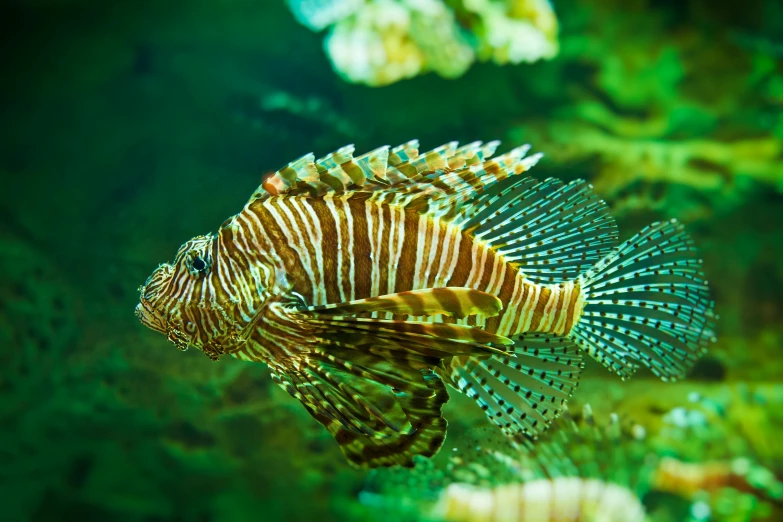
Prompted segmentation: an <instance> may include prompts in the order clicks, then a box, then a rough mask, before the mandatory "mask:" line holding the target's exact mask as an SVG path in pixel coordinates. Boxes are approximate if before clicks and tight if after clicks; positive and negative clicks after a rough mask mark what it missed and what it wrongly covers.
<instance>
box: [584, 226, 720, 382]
mask: <svg viewBox="0 0 783 522" xmlns="http://www.w3.org/2000/svg"><path fill="white" fill-rule="evenodd" d="M701 264H702V261H701V259H699V258H698V254H697V252H696V249H695V248H694V246H693V241H692V240H691V239H690V237H688V235H687V234H686V232H685V230H684V227H683V226H682V225H681V224H679V223H678V222H677V221H676V220H671V221H666V222H660V223H653V224H652V225H650V226H648V227H646V228H645V229H643V230H642V231H641V232H639V233H638V234H636V235H635V236H634V237H632V238H631V239H629V240H628V241H626V242H625V243H623V244H622V245H620V246H619V247H617V248H616V249H615V250H614V252H612V253H611V254H609V255H607V256H606V257H605V258H604V259H602V260H601V261H599V262H598V263H597V264H596V265H595V266H594V267H593V268H591V269H590V270H589V271H587V272H586V273H584V274H582V275H581V276H579V278H578V281H579V283H580V284H581V286H582V289H583V290H584V292H585V295H586V302H585V307H584V311H583V313H582V316H581V318H580V319H579V321H578V322H577V324H576V326H575V327H574V329H573V330H572V331H571V333H570V334H569V336H570V337H571V338H572V339H573V340H574V342H576V344H577V345H578V346H579V347H580V348H582V349H583V350H585V351H586V352H587V353H589V354H590V355H592V356H593V357H594V358H595V359H597V360H598V361H599V362H601V363H602V364H603V365H604V366H606V367H607V368H609V369H611V370H612V371H614V372H616V373H617V374H619V375H620V376H621V377H623V378H626V377H630V375H631V374H632V373H633V372H634V370H635V369H636V368H637V366H638V365H637V364H636V363H635V361H636V362H640V363H641V364H643V365H644V366H647V367H648V368H650V369H651V370H652V372H653V373H654V374H655V375H657V376H658V377H660V378H661V379H663V380H665V381H666V380H674V379H677V378H679V377H684V376H685V375H686V373H687V372H688V370H689V369H690V367H691V366H692V365H693V363H694V362H695V361H696V360H697V359H698V358H699V357H700V356H701V355H702V354H703V353H704V352H705V351H706V348H707V346H708V345H709V344H710V343H711V342H714V341H715V337H714V334H713V326H714V319H715V318H716V316H715V314H714V312H713V302H712V301H711V300H710V297H709V287H708V285H707V281H706V280H705V279H704V273H703V272H702V271H701Z"/></svg>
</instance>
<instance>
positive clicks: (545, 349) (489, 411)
mask: <svg viewBox="0 0 783 522" xmlns="http://www.w3.org/2000/svg"><path fill="white" fill-rule="evenodd" d="M513 354H514V356H513V357H509V356H507V355H496V356H492V357H490V358H487V359H475V358H473V359H469V360H467V361H466V360H465V358H459V357H457V358H454V359H453V360H452V361H451V362H450V363H449V366H450V370H451V371H450V375H449V377H450V379H451V382H452V384H454V386H456V387H457V389H459V390H460V391H461V392H462V393H464V394H466V395H467V396H468V397H470V398H471V399H473V400H475V401H476V404H478V406H479V407H480V408H481V409H482V410H483V411H484V413H486V415H487V417H488V418H489V419H490V420H491V421H492V422H493V423H494V424H495V425H497V426H498V427H499V428H500V429H501V430H502V431H503V432H504V433H505V434H506V435H507V436H509V437H510V438H511V439H515V440H524V439H525V438H534V437H536V436H537V435H538V434H540V433H541V432H543V431H544V430H545V429H546V428H547V427H548V426H549V425H550V424H551V422H552V421H553V420H554V419H555V418H556V417H557V416H558V415H559V414H560V411H561V409H562V408H563V406H564V405H565V403H566V401H567V400H568V398H569V397H570V396H571V394H572V393H573V392H574V390H576V388H577V386H578V384H579V376H580V373H581V370H582V368H583V366H584V363H583V360H582V356H581V354H580V353H579V351H578V350H577V348H576V346H574V344H573V343H572V342H571V341H569V340H567V339H563V338H561V337H558V336H554V335H550V334H528V335H525V336H522V337H520V338H518V339H517V340H516V343H515V345H514V347H513Z"/></svg>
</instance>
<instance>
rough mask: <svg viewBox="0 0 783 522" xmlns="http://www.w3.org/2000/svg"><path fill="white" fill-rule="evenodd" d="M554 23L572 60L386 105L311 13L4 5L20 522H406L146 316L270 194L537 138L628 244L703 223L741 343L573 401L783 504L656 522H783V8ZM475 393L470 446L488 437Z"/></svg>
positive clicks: (430, 83)
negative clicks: (750, 474) (418, 150)
mask: <svg viewBox="0 0 783 522" xmlns="http://www.w3.org/2000/svg"><path fill="white" fill-rule="evenodd" d="M293 3H295V2H292V4H293ZM311 3H317V2H316V1H315V0H313V2H311ZM331 3H335V2H331ZM337 3H339V2H337ZM352 3H353V4H356V3H357V2H352ZM361 3H362V2H359V4H361ZM459 3H460V2H454V1H449V2H445V4H444V5H446V6H447V7H448V9H452V10H453V11H454V12H455V13H457V15H459V6H457V5H456V4H459ZM465 3H467V2H465ZM474 3H475V2H474ZM553 7H554V14H555V16H556V18H557V24H558V26H559V30H558V33H557V41H558V44H557V45H558V49H557V52H556V53H554V52H552V53H550V56H546V59H544V60H528V61H531V62H533V63H527V61H525V62H524V63H518V64H512V63H502V64H501V63H499V62H504V60H494V59H491V58H490V54H487V53H486V52H483V51H481V49H480V48H479V50H478V51H476V60H475V63H473V62H472V60H471V63H470V64H468V63H467V62H466V64H465V67H462V68H461V69H460V70H458V71H451V70H449V71H447V72H446V73H441V70H440V69H438V68H437V67H436V66H434V65H431V66H428V67H429V68H430V69H431V70H433V71H435V72H429V73H428V72H427V67H423V66H422V67H420V68H419V69H416V70H415V71H413V72H412V73H410V74H409V76H414V77H412V78H408V79H405V78H400V79H399V81H389V82H387V83H388V85H384V86H368V85H365V84H364V83H362V82H354V81H352V80H351V78H350V77H346V75H345V74H344V73H341V72H340V71H339V70H338V71H335V68H334V67H333V62H330V58H329V56H328V55H327V53H326V52H325V46H324V43H323V41H324V31H320V32H319V31H313V30H311V29H310V28H308V27H305V26H304V25H302V24H300V23H299V22H297V19H296V18H295V16H294V14H293V13H292V9H289V6H288V5H287V4H286V3H285V2H283V1H282V0H281V1H271V0H221V1H213V2H193V1H186V0H169V1H166V2H155V1H149V0H137V1H124V2H96V1H88V0H48V1H47V0H30V1H27V2H22V1H14V0H11V1H7V2H4V4H3V6H2V8H0V38H2V40H3V42H2V49H3V51H4V52H3V53H2V57H1V58H0V60H2V69H1V70H2V75H1V76H0V93H2V96H1V97H0V110H2V128H1V129H0V132H2V136H0V173H1V176H0V179H2V207H1V208H0V295H2V300H1V301H0V311H1V312H0V339H2V349H1V350H0V426H2V430H0V500H1V501H2V502H1V505H2V506H3V507H2V509H1V510H0V520H3V521H5V520H8V521H21V520H30V521H42V520H116V521H150V522H152V521H164V520H176V521H199V522H208V521H222V520H232V521H234V520H236V521H245V520H248V521H249V520H310V519H314V518H316V517H317V518H318V519H319V520H322V521H328V520H366V519H376V518H378V519H380V518H384V517H387V518H390V519H394V516H396V515H394V514H392V513H390V512H389V510H388V508H382V509H378V505H377V503H374V502H360V500H359V499H360V497H361V498H366V497H367V495H360V493H361V492H362V491H363V490H364V489H365V488H366V487H367V475H368V473H367V472H366V471H359V470H355V469H353V468H351V467H350V466H349V465H348V464H347V463H346V462H345V459H344V458H343V456H342V454H341V453H340V450H339V448H338V446H337V444H335V443H334V441H333V439H332V437H331V436H330V435H329V434H328V432H327V431H326V430H325V429H324V428H323V427H321V426H320V425H319V424H317V423H316V422H314V421H313V420H312V419H311V418H310V416H309V415H308V414H307V413H306V412H305V410H304V409H303V408H302V406H301V405H300V404H298V402H297V401H296V400H294V399H292V398H291V397H289V396H288V394H286V393H285V392H284V391H282V390H281V389H279V388H278V387H277V386H274V385H273V383H272V381H271V379H270V377H269V372H268V370H267V368H266V367H265V366H264V365H262V364H251V363H245V362H242V361H239V360H234V359H230V358H226V359H223V360H222V361H220V363H212V362H211V361H209V360H208V359H207V358H206V357H204V356H203V355H202V354H200V353H198V351H196V350H191V351H188V352H186V353H180V352H179V351H177V350H175V349H173V347H172V346H171V345H170V344H169V343H168V342H167V341H166V340H165V339H164V338H163V336H160V335H156V334H155V333H153V332H151V331H149V330H147V329H146V328H143V327H142V326H141V325H140V324H139V323H138V321H137V320H136V318H135V317H134V314H133V310H134V307H135V305H136V303H137V302H138V298H139V296H138V293H137V288H138V286H139V285H140V284H141V283H142V282H143V281H144V279H145V278H146V276H147V275H148V274H149V273H150V272H151V271H152V269H153V268H154V267H155V266H157V264H158V263H159V262H161V261H163V260H166V259H170V258H171V257H172V256H173V254H174V252H175V251H176V249H177V248H178V247H179V245H181V244H182V243H183V242H184V241H185V240H186V239H188V238H190V237H192V236H194V235H197V234H203V233H207V232H210V231H214V230H216V229H217V228H218V226H219V225H220V223H221V222H222V221H223V220H224V219H225V218H226V217H228V216H230V215H232V214H233V213H235V212H237V211H238V210H239V209H240V208H241V205H243V204H244V202H245V201H246V199H247V197H248V196H249V195H250V194H251V193H252V192H253V191H254V190H255V189H256V187H257V186H258V184H259V182H260V181H261V179H262V177H263V175H264V173H268V172H271V171H274V170H276V169H278V168H280V167H282V166H283V165H285V164H286V163H288V162H289V161H292V160H294V159H295V158H298V157H300V156H301V155H303V154H305V153H307V152H310V151H313V152H314V153H315V154H316V156H320V155H324V154H326V153H328V152H330V151H332V150H335V149H337V148H338V147H340V146H342V145H345V144H347V143H355V144H356V146H357V150H371V149H373V148H375V147H377V146H380V145H383V144H387V143H388V144H397V143H402V142H404V141H406V140H409V139H412V138H418V139H419V140H420V141H421V143H422V147H423V149H424V150H427V149H430V148H434V147H435V146H437V145H439V144H441V143H444V142H448V141H451V140H460V141H461V142H470V141H473V140H486V141H488V140H492V139H500V140H502V141H503V142H504V147H507V148H510V147H512V146H517V145H520V144H523V143H530V144H532V146H533V150H534V151H540V152H543V153H544V154H545V156H544V159H543V160H542V161H541V162H540V163H539V165H538V166H537V167H536V168H535V169H534V170H533V172H532V175H534V176H535V177H537V178H539V179H543V178H546V177H549V176H552V177H557V178H560V179H563V180H565V181H570V180H573V179H577V178H584V179H587V180H588V181H590V182H591V183H592V184H593V185H594V187H595V191H596V193H597V194H598V195H599V196H601V197H602V198H604V199H605V200H606V201H607V202H608V204H609V206H610V208H611V209H612V212H613V214H614V216H615V217H616V218H617V220H618V223H619V226H620V230H621V239H625V238H627V237H629V236H630V235H631V233H632V232H634V231H636V230H638V229H639V228H641V227H642V226H643V225H646V224H648V223H649V222H652V221H655V220H660V219H666V218H678V219H679V220H681V221H682V222H684V223H685V224H686V226H687V229H688V231H689V232H690V233H691V234H692V236H693V237H694V239H695V241H696V244H697V245H698V246H699V249H700V251H701V253H702V255H703V258H704V267H705V271H706V273H707V275H708V278H709V280H710V284H711V288H712V289H713V297H714V299H715V303H716V310H717V312H718V313H719V314H720V320H719V321H718V323H717V336H718V341H717V343H716V344H714V345H713V346H712V348H711V349H710V351H709V353H708V355H706V356H705V357H704V358H702V359H701V360H700V361H699V363H698V364H697V365H696V367H695V368H694V369H693V371H692V372H691V375H690V376H689V378H688V379H686V380H683V381H680V382H677V383H664V382H661V381H659V380H658V379H656V378H654V377H653V376H652V375H651V374H650V373H649V372H647V371H640V372H639V374H638V375H636V376H635V377H634V378H633V379H632V380H630V381H628V382H622V381H621V380H620V379H619V378H617V377H616V376H614V375H611V374H609V373H608V372H606V371H605V370H604V369H602V368H600V367H599V366H598V365H597V364H594V363H592V362H588V367H587V369H586V371H585V373H584V376H583V378H582V383H581V385H580V388H579V390H577V393H576V394H575V395H574V397H573V399H572V400H571V401H570V404H571V405H572V406H571V409H572V410H574V411H579V410H580V409H581V407H582V406H583V405H584V404H587V403H589V404H590V405H591V406H592V411H593V412H594V414H595V416H596V418H599V417H603V418H605V417H607V416H608V415H609V413H610V412H617V413H618V414H620V415H622V416H623V417H624V418H630V419H633V421H634V422H636V423H639V424H640V425H642V426H644V428H645V430H646V431H647V433H648V434H650V435H651V438H650V440H651V441H654V448H653V449H652V450H651V451H655V452H657V453H659V454H671V455H676V456H677V457H678V458H682V459H683V460H688V461H690V462H695V463H700V462H705V463H706V462H712V461H734V460H736V459H745V461H747V462H750V463H752V466H753V467H754V469H760V470H763V473H761V475H760V476H762V479H759V481H756V482H754V481H753V480H751V481H750V482H751V483H752V484H751V485H752V486H754V487H748V488H740V487H722V488H720V489H717V490H714V491H710V492H695V493H693V495H690V496H689V495H683V494H671V492H669V493H656V492H649V493H647V494H645V495H644V498H643V499H642V500H643V502H644V505H645V507H646V509H647V513H648V517H649V518H650V519H651V520H661V521H666V520H697V519H698V520H731V521H734V520H768V521H773V520H783V490H782V489H781V486H780V480H783V444H781V443H780V440H779V437H780V433H781V429H783V352H782V351H781V342H782V341H783V297H781V295H783V262H781V259H783V234H781V229H782V227H783V118H781V115H783V4H781V3H780V2H778V1H774V0H767V1H764V0H747V1H744V2H729V1H720V2H711V1H708V0H683V1H651V0H626V1H619V0H592V1H588V0H558V1H557V2H554V3H553ZM455 20H456V22H455V23H459V24H463V25H462V26H463V27H464V26H465V25H464V24H467V23H469V20H468V22H464V20H463V18H460V17H459V16H457V18H456V19H455ZM475 34H476V35H478V38H479V39H481V38H485V37H487V34H483V35H482V34H481V32H480V30H478V29H477V30H476V31H475ZM430 44H432V42H430ZM482 52H483V54H482ZM482 56H483V57H484V58H485V59H482ZM493 56H494V55H493ZM441 59H442V57H441ZM335 63H337V62H335ZM365 83H366V82H365ZM457 395H458V394H457V393H455V392H452V393H451V396H452V398H451V401H450V402H449V404H448V405H447V406H446V407H445V412H446V417H447V418H448V419H449V422H450V428H449V438H447V440H446V443H445V445H444V447H443V449H442V451H441V453H443V454H448V453H449V452H450V451H451V448H452V447H453V446H455V445H457V444H458V443H459V437H460V436H467V437H470V433H471V429H472V427H473V426H476V425H478V424H480V423H482V422H485V420H484V419H483V415H482V413H481V412H480V411H477V408H475V406H474V405H473V404H472V403H471V401H469V400H468V399H466V398H464V397H461V396H457ZM694 426H695V428H697V429H696V430H695V431H687V430H686V428H687V429H690V428H694ZM678 429H679V430H680V431H678ZM683 430H685V431H687V433H690V434H691V435H689V436H683V435H682V432H684V431H683ZM693 433H696V434H698V436H697V437H694V436H693ZM455 440H456V441H457V442H455ZM651 444H652V442H651ZM445 457H446V456H444V458H445ZM595 458H596V459H600V458H601V456H600V454H599V455H597V456H596V457H595ZM408 473H410V476H411V477H413V479H415V478H416V473H417V471H416V470H414V471H410V472H408ZM419 473H424V472H419ZM427 476H429V475H427ZM776 477H777V478H776ZM413 479H411V480H413ZM373 480H374V481H376V482H377V481H378V480H381V481H382V480H384V479H383V475H382V474H379V476H378V477H375V478H374V479H373ZM389 480H397V481H399V480H402V479H399V477H398V476H397V475H396V474H394V475H393V478H392V475H390V478H389ZM404 480H407V479H404ZM414 482H415V481H414ZM433 487H437V485H435V486H433ZM398 489H399V488H398ZM402 491H403V493H402V494H403V495H408V494H409V495H410V496H411V498H412V504H413V505H417V499H416V498H415V497H416V494H417V489H416V488H411V489H409V490H405V488H402ZM406 491H407V493H406ZM397 494H399V492H398V493H397ZM696 504H698V505H699V506H700V507H699V509H696V510H694V505H696ZM414 511H415V510H414ZM416 516H417V515H416V514H415V513H413V514H412V513H411V512H410V511H408V512H406V513H402V514H400V515H399V518H400V519H406V520H410V519H415V518H416ZM421 516H422V517H423V518H424V517H425V516H426V515H424V514H422V515H421ZM699 516H701V517H702V518H699ZM406 517H407V518H406ZM689 517H690V518H689Z"/></svg>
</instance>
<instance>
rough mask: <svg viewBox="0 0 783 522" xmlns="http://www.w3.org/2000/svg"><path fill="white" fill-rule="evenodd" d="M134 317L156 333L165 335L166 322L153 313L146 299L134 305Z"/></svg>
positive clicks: (152, 308)
mask: <svg viewBox="0 0 783 522" xmlns="http://www.w3.org/2000/svg"><path fill="white" fill-rule="evenodd" d="M136 317H138V318H139V321H141V324H143V325H144V326H146V327H147V328H149V329H151V330H155V331H156V332H160V333H163V334H165V333H166V321H165V320H164V319H163V318H162V317H161V316H160V314H158V313H157V312H156V311H155V308H154V307H153V306H152V305H151V304H150V302H149V301H147V300H146V299H142V300H141V302H140V303H139V304H137V305H136Z"/></svg>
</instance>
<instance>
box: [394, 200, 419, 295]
mask: <svg viewBox="0 0 783 522" xmlns="http://www.w3.org/2000/svg"><path fill="white" fill-rule="evenodd" d="M404 217H405V233H404V235H403V236H404V237H403V241H402V251H401V254H400V262H399V263H398V264H397V268H398V270H397V284H396V287H395V289H394V291H395V292H404V291H407V290H412V289H413V275H414V273H415V272H416V266H415V265H416V242H417V240H418V237H417V236H418V230H419V219H421V216H419V214H417V213H416V212H405V214H404Z"/></svg>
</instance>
